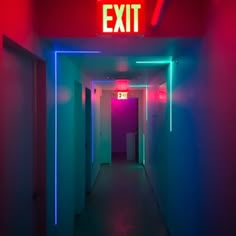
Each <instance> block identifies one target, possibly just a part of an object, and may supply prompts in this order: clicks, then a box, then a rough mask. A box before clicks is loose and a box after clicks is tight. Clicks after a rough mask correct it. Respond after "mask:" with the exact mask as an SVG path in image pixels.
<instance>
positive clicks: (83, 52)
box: [54, 51, 101, 225]
mask: <svg viewBox="0 0 236 236" xmlns="http://www.w3.org/2000/svg"><path fill="white" fill-rule="evenodd" d="M99 53H101V52H100V51H55V52H54V65H55V68H54V70H55V71H54V76H55V78H54V81H55V84H54V93H55V97H54V99H55V101H54V102H55V127H54V128H55V130H54V139H55V140H54V225H57V224H58V137H57V135H58V110H57V104H58V100H57V86H58V55H59V54H68V55H69V54H99Z"/></svg>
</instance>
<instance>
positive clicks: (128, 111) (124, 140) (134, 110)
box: [111, 98, 138, 162]
mask: <svg viewBox="0 0 236 236" xmlns="http://www.w3.org/2000/svg"><path fill="white" fill-rule="evenodd" d="M111 130H112V162H124V161H136V162H137V161H138V98H129V99H127V100H118V99H116V98H112V101H111Z"/></svg>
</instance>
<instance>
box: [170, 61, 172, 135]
mask: <svg viewBox="0 0 236 236" xmlns="http://www.w3.org/2000/svg"><path fill="white" fill-rule="evenodd" d="M172 90H173V62H170V132H172V130H173V110H172V108H173V91H172Z"/></svg>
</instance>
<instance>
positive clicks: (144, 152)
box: [143, 134, 146, 165]
mask: <svg viewBox="0 0 236 236" xmlns="http://www.w3.org/2000/svg"><path fill="white" fill-rule="evenodd" d="M145 163H146V143H145V134H143V164H144V165H145Z"/></svg>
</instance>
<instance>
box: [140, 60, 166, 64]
mask: <svg viewBox="0 0 236 236" xmlns="http://www.w3.org/2000/svg"><path fill="white" fill-rule="evenodd" d="M170 63H171V61H170V60H166V61H136V64H170Z"/></svg>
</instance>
